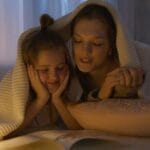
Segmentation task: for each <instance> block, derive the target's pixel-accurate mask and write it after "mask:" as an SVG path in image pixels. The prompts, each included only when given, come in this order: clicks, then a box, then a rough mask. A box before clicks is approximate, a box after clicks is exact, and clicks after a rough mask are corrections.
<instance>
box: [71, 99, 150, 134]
mask: <svg viewBox="0 0 150 150" xmlns="http://www.w3.org/2000/svg"><path fill="white" fill-rule="evenodd" d="M68 110H69V111H70V113H71V114H72V116H73V117H74V118H75V119H76V120H77V121H78V122H79V124H80V125H81V126H82V127H83V128H84V129H94V130H95V129H96V130H101V131H105V132H111V133H115V134H120V135H128V136H150V102H149V101H146V100H142V99H108V100H103V101H97V102H83V103H78V104H69V105H68Z"/></svg>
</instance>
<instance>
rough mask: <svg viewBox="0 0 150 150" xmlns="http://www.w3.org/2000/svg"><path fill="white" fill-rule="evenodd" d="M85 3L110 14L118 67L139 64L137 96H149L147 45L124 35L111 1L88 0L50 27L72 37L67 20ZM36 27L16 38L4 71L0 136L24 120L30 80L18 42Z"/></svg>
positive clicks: (149, 72)
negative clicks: (14, 51) (141, 73)
mask: <svg viewBox="0 0 150 150" xmlns="http://www.w3.org/2000/svg"><path fill="white" fill-rule="evenodd" d="M88 4H98V5H102V6H104V7H106V8H107V9H108V10H109V11H110V13H111V14H112V16H113V18H114V21H115V23H116V27H117V38H116V45H117V50H118V54H119V60H120V64H121V66H133V67H141V68H143V70H144V72H145V82H144V84H143V85H142V87H141V88H140V89H139V96H140V97H141V98H144V99H149V98H150V92H149V90H150V67H149V65H150V47H149V46H148V45H146V44H143V43H140V42H135V41H133V40H131V39H130V38H129V36H128V35H127V33H126V31H125V29H124V27H123V25H122V23H121V19H120V17H119V15H118V13H117V12H116V10H114V9H113V8H112V6H111V5H110V4H108V3H107V2H105V1H101V0H88V1H85V2H84V3H82V4H81V5H80V6H78V7H77V8H76V9H75V10H74V11H72V12H71V13H69V14H68V15H66V16H64V17H62V18H60V19H58V20H56V21H55V22H54V24H53V25H51V26H50V28H51V29H53V30H57V31H58V32H59V33H60V34H61V35H62V36H63V37H64V39H65V40H66V41H67V40H69V39H70V38H71V34H70V22H71V20H73V18H74V17H75V16H76V14H78V12H79V11H80V10H81V9H82V8H83V7H85V6H86V5H88ZM35 30H39V27H35V28H32V29H29V30H27V31H25V32H24V33H23V34H22V35H21V36H20V38H19V41H18V48H17V59H16V64H15V66H14V67H13V69H12V70H11V71H10V72H9V73H7V74H6V75H5V76H4V78H3V79H2V81H1V83H0V138H1V139H2V138H3V137H4V136H5V135H7V134H9V133H10V132H12V131H13V130H15V129H16V128H17V127H18V126H19V125H20V124H21V123H22V121H23V119H24V113H25V107H26V103H27V100H28V96H29V95H28V94H29V81H28V76H27V71H26V66H25V64H24V62H23V59H22V50H21V46H20V45H21V42H22V40H23V39H24V38H25V37H26V36H27V35H28V34H29V33H31V32H33V31H35Z"/></svg>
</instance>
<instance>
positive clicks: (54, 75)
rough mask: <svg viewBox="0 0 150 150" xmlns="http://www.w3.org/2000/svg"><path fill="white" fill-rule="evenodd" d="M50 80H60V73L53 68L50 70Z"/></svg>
mask: <svg viewBox="0 0 150 150" xmlns="http://www.w3.org/2000/svg"><path fill="white" fill-rule="evenodd" d="M48 80H49V82H52V83H53V82H57V81H58V80H59V76H58V73H57V72H56V71H55V70H53V71H50V72H49V76H48Z"/></svg>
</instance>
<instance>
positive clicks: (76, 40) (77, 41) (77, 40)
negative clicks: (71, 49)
mask: <svg viewBox="0 0 150 150" xmlns="http://www.w3.org/2000/svg"><path fill="white" fill-rule="evenodd" d="M73 41H74V42H75V43H81V42H82V41H81V40H80V39H74V40H73Z"/></svg>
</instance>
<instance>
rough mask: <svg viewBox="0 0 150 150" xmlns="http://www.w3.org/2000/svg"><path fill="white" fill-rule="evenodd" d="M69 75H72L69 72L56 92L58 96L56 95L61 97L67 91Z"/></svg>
mask: <svg viewBox="0 0 150 150" xmlns="http://www.w3.org/2000/svg"><path fill="white" fill-rule="evenodd" d="M69 74H70V73H69V71H67V75H66V77H65V79H64V81H63V82H62V83H61V85H60V87H59V89H58V90H57V92H56V93H57V94H56V93H55V94H56V95H61V94H62V93H63V91H64V90H65V88H66V86H67V84H68V80H69Z"/></svg>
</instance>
